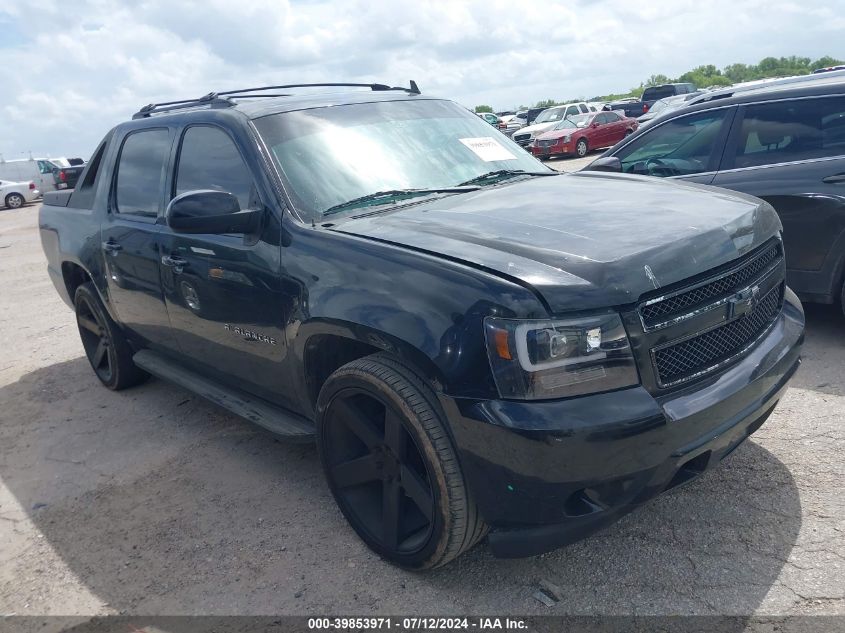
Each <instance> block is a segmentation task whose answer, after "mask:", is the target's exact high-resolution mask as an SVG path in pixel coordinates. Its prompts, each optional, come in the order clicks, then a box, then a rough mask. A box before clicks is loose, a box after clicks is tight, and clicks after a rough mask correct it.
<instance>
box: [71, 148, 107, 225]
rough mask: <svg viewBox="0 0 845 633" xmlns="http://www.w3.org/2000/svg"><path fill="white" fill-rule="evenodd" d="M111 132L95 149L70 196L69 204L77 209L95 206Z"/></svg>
mask: <svg viewBox="0 0 845 633" xmlns="http://www.w3.org/2000/svg"><path fill="white" fill-rule="evenodd" d="M110 138H111V134H109V136H107V137H106V138H105V139H103V141H102V142H101V143H100V146H99V147H98V148H97V149H96V150H95V151H94V155H93V156H92V157H91V160H90V161H88V164H87V165H86V166H85V169H84V170H83V172H82V174H81V176H80V178H79V182H77V183H76V187H75V188H74V190H73V193H72V194H71V196H70V202H69V203H68V206H71V207H74V208H76V209H91V208H93V207H94V193H95V191H96V190H95V185H96V183H97V174H98V173H99V172H100V164H101V163H102V161H103V154H105V153H106V147H107V146H108V144H109V139H110Z"/></svg>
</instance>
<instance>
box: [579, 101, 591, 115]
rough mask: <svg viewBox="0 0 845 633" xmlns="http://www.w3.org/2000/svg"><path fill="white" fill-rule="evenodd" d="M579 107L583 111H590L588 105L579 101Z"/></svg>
mask: <svg viewBox="0 0 845 633" xmlns="http://www.w3.org/2000/svg"><path fill="white" fill-rule="evenodd" d="M578 108H579V109H580V110H581V112H582V113H586V112H589V110H588V109H587V106H586V105H585V104H583V103H579V104H578Z"/></svg>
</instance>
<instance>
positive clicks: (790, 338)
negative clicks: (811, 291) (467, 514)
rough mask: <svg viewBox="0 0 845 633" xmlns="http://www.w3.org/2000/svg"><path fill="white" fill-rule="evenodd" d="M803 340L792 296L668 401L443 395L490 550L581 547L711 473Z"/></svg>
mask: <svg viewBox="0 0 845 633" xmlns="http://www.w3.org/2000/svg"><path fill="white" fill-rule="evenodd" d="M803 339H804V313H803V310H802V309H801V304H800V303H799V302H798V299H797V297H795V295H794V294H793V293H792V292H790V291H787V296H786V300H785V302H784V307H783V310H782V311H781V313H780V315H779V316H778V318H777V320H776V321H775V323H774V325H773V326H772V327H771V329H770V330H769V332H768V334H767V335H766V336H765V337H764V338H763V339H761V340H760V341H759V343H758V344H757V345H756V347H754V348H753V349H752V350H751V351H750V352H749V353H748V354H747V355H746V356H745V357H744V358H743V359H742V360H740V361H739V362H737V363H736V364H734V365H733V366H731V367H730V368H729V369H727V370H725V371H723V372H722V373H720V374H718V375H716V376H711V377H709V378H707V379H703V380H701V381H699V382H697V383H696V384H694V385H690V386H688V387H686V388H684V389H680V390H677V391H673V392H671V393H669V394H666V395H652V394H651V393H649V392H648V391H646V389H645V388H643V387H642V386H639V387H633V388H629V389H622V390H619V391H615V392H609V393H602V394H596V395H590V396H583V397H580V398H569V399H565V400H554V401H535V402H526V401H507V400H485V401H478V400H456V399H444V406H445V408H446V411H447V415H448V416H449V419H450V422H451V426H452V432H453V435H454V438H455V442H456V444H457V447H458V451H459V454H460V458H461V465H462V467H463V471H464V476H465V478H466V481H467V485H468V486H469V489H470V493H471V495H472V497H473V499H474V500H475V502H476V503H477V504H478V507H479V510H480V512H481V514H482V516H483V517H484V518H485V520H486V521H487V523H488V524H489V525H490V526H491V532H490V537H489V543H490V547H491V549H492V550H493V552H494V553H495V554H496V555H498V556H504V557H518V556H532V555H535V554H540V553H543V552H546V551H549V550H552V549H555V548H557V547H560V546H562V545H566V544H568V543H571V542H574V541H577V540H579V539H581V538H584V537H586V536H588V535H590V534H592V533H593V532H595V531H597V530H599V529H601V528H602V527H605V526H607V525H609V524H611V523H613V522H614V521H616V520H617V519H618V518H619V517H621V516H622V515H624V514H626V513H627V512H630V511H631V510H633V509H634V508H636V507H637V506H639V505H641V504H642V503H644V502H646V501H648V500H649V499H651V498H653V497H655V496H656V495H658V494H660V493H661V492H664V491H666V490H668V489H670V488H673V487H675V486H677V485H680V484H683V483H686V482H688V481H690V480H691V479H693V478H695V477H697V476H698V475H700V474H701V473H703V472H704V471H705V470H707V469H709V468H712V467H714V466H716V465H717V464H718V463H719V462H720V461H721V460H722V459H724V458H725V457H726V456H727V455H728V454H729V453H730V452H731V451H733V450H734V449H735V448H736V447H737V446H739V444H740V443H742V441H743V440H745V439H746V438H747V437H748V436H749V435H751V433H753V432H754V431H756V430H757V429H758V428H759V427H760V425H762V424H763V422H764V421H765V420H766V418H767V417H768V416H769V414H770V413H771V412H772V410H773V409H774V407H775V405H776V404H777V402H778V400H779V399H780V398H781V396H782V395H783V392H784V391H785V390H786V387H787V383H788V382H789V379H790V378H791V377H792V375H793V374H794V373H795V371H796V370H797V369H798V366H799V364H800V358H799V356H800V350H801V345H802V343H803Z"/></svg>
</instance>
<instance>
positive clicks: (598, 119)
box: [593, 112, 607, 125]
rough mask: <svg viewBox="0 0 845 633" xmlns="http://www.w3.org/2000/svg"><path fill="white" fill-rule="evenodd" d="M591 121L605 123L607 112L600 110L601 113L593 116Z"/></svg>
mask: <svg viewBox="0 0 845 633" xmlns="http://www.w3.org/2000/svg"><path fill="white" fill-rule="evenodd" d="M593 123H598V124H599V125H604V124H605V123H607V114H605V113H604V112H602V113H601V114H597V115H596V116H595V117H593Z"/></svg>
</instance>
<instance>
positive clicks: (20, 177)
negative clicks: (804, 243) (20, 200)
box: [0, 158, 85, 194]
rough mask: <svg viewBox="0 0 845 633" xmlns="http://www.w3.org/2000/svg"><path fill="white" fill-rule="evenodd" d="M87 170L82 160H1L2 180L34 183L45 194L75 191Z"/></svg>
mask: <svg viewBox="0 0 845 633" xmlns="http://www.w3.org/2000/svg"><path fill="white" fill-rule="evenodd" d="M84 168H85V161H84V160H82V159H81V158H16V159H12V160H0V179H3V180H8V181H10V182H15V183H28V182H30V181H32V182H33V183H34V185H35V189H36V190H38V191H39V192H40V194H44V193H46V192H47V191H54V190H56V189H73V188H74V187H75V186H76V181H77V179H78V178H79V174H81V173H82V170H83V169H84Z"/></svg>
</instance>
